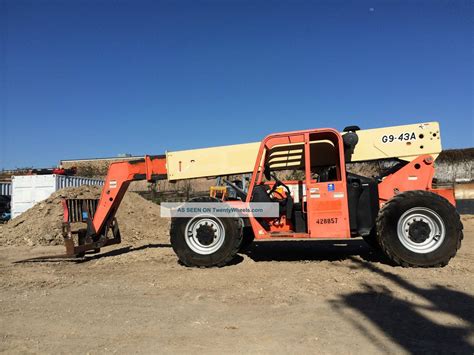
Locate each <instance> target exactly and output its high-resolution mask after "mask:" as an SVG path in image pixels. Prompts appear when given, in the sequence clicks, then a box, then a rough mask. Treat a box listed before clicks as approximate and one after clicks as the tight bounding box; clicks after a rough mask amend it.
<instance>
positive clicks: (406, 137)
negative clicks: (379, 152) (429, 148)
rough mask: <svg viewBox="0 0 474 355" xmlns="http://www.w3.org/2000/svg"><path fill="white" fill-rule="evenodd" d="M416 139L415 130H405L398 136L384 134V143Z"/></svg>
mask: <svg viewBox="0 0 474 355" xmlns="http://www.w3.org/2000/svg"><path fill="white" fill-rule="evenodd" d="M414 140H416V134H415V132H405V133H401V134H399V135H398V136H397V135H394V134H386V135H384V136H382V143H393V142H408V141H414Z"/></svg>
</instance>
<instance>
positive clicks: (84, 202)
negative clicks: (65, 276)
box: [62, 199, 121, 257]
mask: <svg viewBox="0 0 474 355" xmlns="http://www.w3.org/2000/svg"><path fill="white" fill-rule="evenodd" d="M98 202H99V200H98V199H63V201H62V203H63V209H64V219H63V224H62V234H63V237H64V245H65V247H66V256H68V257H73V256H76V257H83V256H84V255H85V253H86V251H89V250H93V251H94V252H99V251H100V248H101V247H104V246H107V245H113V244H119V243H120V242H121V236H120V230H119V227H118V224H117V220H116V219H115V218H112V219H111V220H110V221H109V222H108V223H106V225H105V228H104V233H103V234H102V235H91V234H90V233H88V230H90V227H91V224H92V221H93V219H94V214H95V211H96V209H97V204H98ZM78 223H82V224H85V225H86V226H87V228H79V229H76V228H73V224H78ZM109 234H110V235H111V236H109ZM74 235H77V245H76V244H75V242H74V239H75V238H74Z"/></svg>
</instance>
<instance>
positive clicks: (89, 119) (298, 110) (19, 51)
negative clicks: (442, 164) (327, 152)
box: [0, 0, 474, 168]
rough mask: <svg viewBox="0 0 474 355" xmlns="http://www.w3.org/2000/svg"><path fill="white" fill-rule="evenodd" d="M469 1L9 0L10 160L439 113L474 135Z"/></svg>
mask: <svg viewBox="0 0 474 355" xmlns="http://www.w3.org/2000/svg"><path fill="white" fill-rule="evenodd" d="M473 11H474V10H473V5H472V2H471V1H467V0H466V1H456V0H454V1H453V0H451V1H436V0H427V1H408V0H407V1H363V0H361V1H132V0H129V1H99V0H95V1H73V0H63V1H60V0H56V1H42V0H34V1H33V0H32V1H24V0H0V51H1V52H0V117H1V125H0V168H15V167H24V166H35V167H40V166H52V165H55V164H56V163H57V162H58V161H59V160H60V159H68V158H88V157H104V156H116V155H117V154H119V153H132V154H134V155H140V154H160V153H163V152H164V151H165V150H180V149H189V148H194V147H196V148H198V147H206V146H214V145H223V144H233V143H243V142H252V141H258V140H260V139H261V138H262V137H264V136H265V135H267V134H269V133H272V132H279V131H288V130H296V129H307V128H318V127H334V128H338V129H342V128H343V127H344V126H346V125H352V124H356V125H359V126H361V127H362V128H372V127H380V126H386V125H397V124H405V123H415V122H423V121H432V120H437V121H440V122H441V127H442V139H443V145H444V147H445V148H458V147H472V146H474V132H473V120H474V117H473V61H474V57H473V50H472V46H473V42H472V35H473V22H472V17H473Z"/></svg>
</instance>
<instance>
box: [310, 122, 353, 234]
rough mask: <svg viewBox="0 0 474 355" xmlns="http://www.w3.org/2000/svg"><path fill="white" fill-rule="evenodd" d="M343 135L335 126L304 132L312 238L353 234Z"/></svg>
mask: <svg viewBox="0 0 474 355" xmlns="http://www.w3.org/2000/svg"><path fill="white" fill-rule="evenodd" d="M343 149H344V148H343V144H342V137H341V135H340V134H339V132H337V131H335V130H318V131H316V132H314V133H306V134H305V174H306V209H307V211H306V212H307V221H308V233H309V236H310V238H350V227H349V212H348V211H349V210H348V202H347V186H346V169H345V161H344V150H343Z"/></svg>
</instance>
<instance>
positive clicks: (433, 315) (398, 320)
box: [333, 258, 474, 354]
mask: <svg viewBox="0 0 474 355" xmlns="http://www.w3.org/2000/svg"><path fill="white" fill-rule="evenodd" d="M351 259H352V261H353V262H354V265H355V266H354V268H355V269H366V270H367V269H368V270H370V271H371V272H373V273H375V274H378V275H380V276H383V277H384V278H385V279H386V280H388V281H391V283H393V284H395V285H397V286H399V287H401V288H403V289H404V290H406V291H409V292H410V293H411V294H412V295H413V296H412V297H411V298H408V299H405V298H404V299H402V298H400V297H396V296H395V295H394V294H393V292H392V291H391V290H390V289H389V288H388V287H387V285H388V284H391V283H390V282H388V283H387V282H384V284H369V283H364V284H363V285H362V286H363V288H364V289H365V290H364V291H360V292H354V293H350V294H348V295H344V296H342V297H341V299H340V300H339V301H335V302H333V306H334V308H335V309H336V310H338V311H339V313H341V314H342V316H343V317H344V318H346V319H347V320H348V321H349V322H350V323H352V324H353V325H354V326H355V327H356V328H358V329H359V330H360V331H361V333H362V334H363V335H364V336H366V337H367V338H369V340H370V341H371V342H372V343H373V344H374V345H376V346H377V345H379V346H380V350H381V351H383V350H384V349H383V342H381V341H380V339H379V338H378V337H377V336H376V335H375V334H372V333H371V332H370V330H369V329H368V328H367V326H366V325H367V324H366V322H367V321H370V322H371V323H372V324H373V325H375V326H376V327H377V328H378V329H380V330H381V331H382V332H383V333H384V334H385V335H386V336H387V337H389V338H390V340H391V341H393V342H395V343H397V344H398V345H400V346H401V347H402V348H404V349H405V350H406V351H407V352H409V353H412V354H420V353H428V354H430V353H436V354H439V353H451V354H472V353H474V346H473V344H472V341H473V339H474V298H473V297H472V296H470V295H468V294H466V293H463V292H460V291H457V290H452V289H450V288H449V287H448V286H446V285H433V286H432V287H431V288H428V289H425V288H420V287H418V286H416V285H414V284H412V283H410V282H408V281H407V280H405V279H404V278H402V277H401V276H399V275H397V274H394V273H392V272H388V271H384V270H382V269H380V268H379V267H377V266H376V265H374V264H371V263H366V262H363V261H360V260H358V259H357V258H351ZM347 307H349V308H350V309H352V310H355V311H356V313H358V314H360V317H353V316H351V315H348V314H347V312H344V311H343V310H344V309H346V308H347ZM470 342H471V343H470Z"/></svg>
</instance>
